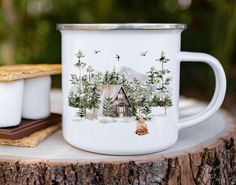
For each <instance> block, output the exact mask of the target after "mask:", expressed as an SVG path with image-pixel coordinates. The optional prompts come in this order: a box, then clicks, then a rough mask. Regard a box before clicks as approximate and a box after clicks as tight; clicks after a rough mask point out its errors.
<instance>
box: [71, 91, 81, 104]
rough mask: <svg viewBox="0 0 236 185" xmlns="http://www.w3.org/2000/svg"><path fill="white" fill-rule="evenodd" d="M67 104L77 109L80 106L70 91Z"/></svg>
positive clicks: (78, 99)
mask: <svg viewBox="0 0 236 185" xmlns="http://www.w3.org/2000/svg"><path fill="white" fill-rule="evenodd" d="M68 102H69V106H70V107H74V108H78V107H79V105H80V98H79V97H78V96H77V95H76V94H75V93H74V92H73V91H71V92H70V93H69V96H68Z"/></svg>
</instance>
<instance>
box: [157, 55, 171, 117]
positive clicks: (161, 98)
mask: <svg viewBox="0 0 236 185" xmlns="http://www.w3.org/2000/svg"><path fill="white" fill-rule="evenodd" d="M157 61H159V62H161V70H159V71H157V72H156V75H157V77H159V78H160V81H161V85H160V86H159V87H158V88H157V89H158V93H157V105H158V106H161V107H163V108H164V110H165V114H166V111H167V109H168V108H169V107H171V106H172V100H171V97H170V93H169V91H168V86H169V84H170V81H171V77H167V75H168V74H169V73H170V70H168V69H165V68H164V64H166V63H167V62H168V61H169V59H168V58H166V56H165V53H164V52H161V57H160V58H159V59H157Z"/></svg>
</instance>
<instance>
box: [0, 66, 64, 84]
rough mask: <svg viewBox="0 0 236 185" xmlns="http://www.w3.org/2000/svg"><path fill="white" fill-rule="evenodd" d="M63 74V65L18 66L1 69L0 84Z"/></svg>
mask: <svg viewBox="0 0 236 185" xmlns="http://www.w3.org/2000/svg"><path fill="white" fill-rule="evenodd" d="M56 74H61V64H18V65H7V66H2V67H0V82H10V81H15V80H23V79H27V78H34V77H39V76H47V75H56Z"/></svg>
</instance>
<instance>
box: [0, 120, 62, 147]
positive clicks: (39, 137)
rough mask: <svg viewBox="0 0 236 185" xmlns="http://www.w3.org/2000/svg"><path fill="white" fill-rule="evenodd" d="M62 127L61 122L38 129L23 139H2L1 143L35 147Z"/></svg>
mask: <svg viewBox="0 0 236 185" xmlns="http://www.w3.org/2000/svg"><path fill="white" fill-rule="evenodd" d="M60 128H61V124H60V123H59V124H56V125H53V126H50V127H48V128H45V129H43V130H40V131H37V132H35V133H33V134H31V135H30V136H27V137H24V138H22V139H0V145H10V146H22V147H35V146H37V145H38V144H39V143H41V142H42V141H43V140H44V139H46V138H47V137H49V136H50V135H52V134H53V133H54V132H56V131H57V130H59V129H60Z"/></svg>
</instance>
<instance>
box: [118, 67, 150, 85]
mask: <svg viewBox="0 0 236 185" xmlns="http://www.w3.org/2000/svg"><path fill="white" fill-rule="evenodd" d="M118 74H119V75H120V76H122V75H124V76H125V77H126V78H127V79H129V80H130V81H133V80H134V79H135V78H136V79H137V80H138V81H139V82H140V83H141V84H142V85H145V84H146V81H147V79H148V77H147V75H145V74H143V73H140V72H138V71H135V70H134V69H132V68H130V67H126V66H122V67H121V68H120V70H119V72H118Z"/></svg>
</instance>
